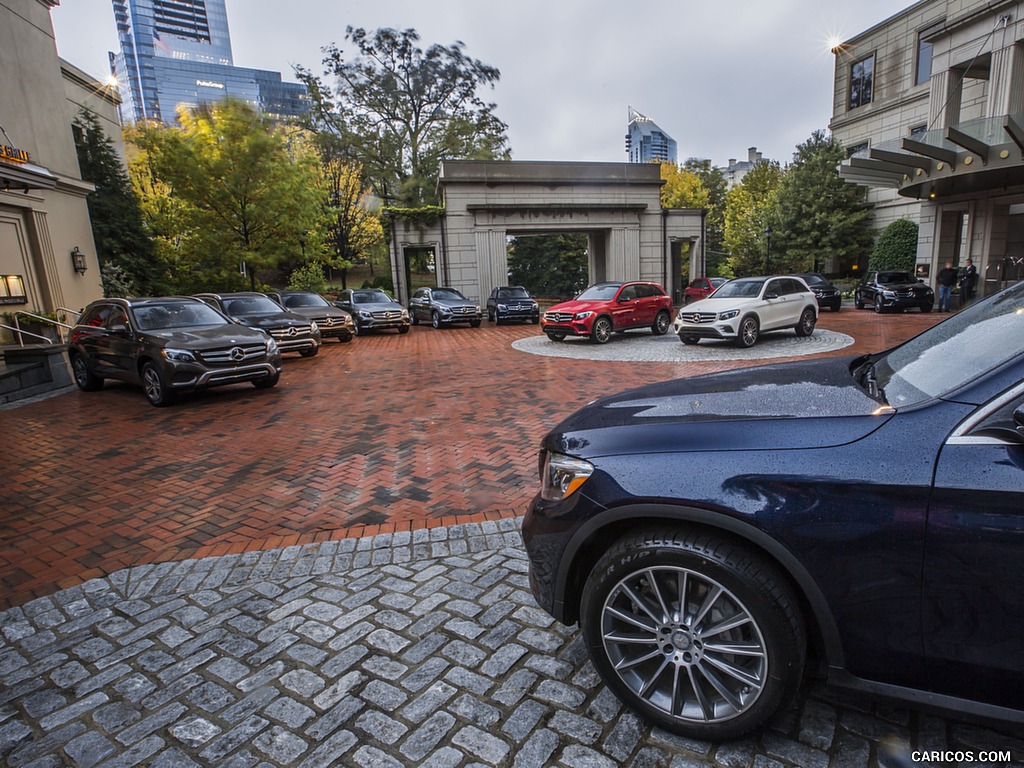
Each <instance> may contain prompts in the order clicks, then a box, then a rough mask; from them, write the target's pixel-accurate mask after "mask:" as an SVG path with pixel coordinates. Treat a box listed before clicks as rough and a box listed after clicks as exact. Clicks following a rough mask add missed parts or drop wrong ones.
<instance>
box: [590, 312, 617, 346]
mask: <svg viewBox="0 0 1024 768" xmlns="http://www.w3.org/2000/svg"><path fill="white" fill-rule="evenodd" d="M611 337H612V321H611V320H609V319H608V318H607V317H599V318H597V320H595V321H594V328H593V330H592V331H591V332H590V340H591V341H592V342H594V343H595V344H607V343H608V340H609V339H610V338H611Z"/></svg>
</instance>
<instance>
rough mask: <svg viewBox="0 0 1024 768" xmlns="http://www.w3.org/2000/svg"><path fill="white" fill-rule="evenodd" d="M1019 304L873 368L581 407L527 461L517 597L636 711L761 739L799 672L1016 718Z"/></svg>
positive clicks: (1022, 536) (974, 316)
mask: <svg viewBox="0 0 1024 768" xmlns="http://www.w3.org/2000/svg"><path fill="white" fill-rule="evenodd" d="M1022 308H1024V283H1017V284H1016V285H1014V286H1012V287H1010V288H1007V289H1006V290H1004V291H1002V292H1001V293H998V294H995V295H993V296H990V297H988V298H986V299H983V300H982V301H980V302H978V303H977V304H975V305H973V306H970V307H968V308H967V309H966V310H963V311H962V312H961V313H960V314H958V315H954V316H952V317H950V318H949V319H947V320H945V321H944V322H942V323H940V324H938V325H936V326H934V327H933V328H931V329H929V330H927V331H925V332H924V333H922V334H920V335H919V336H917V337H915V338H913V339H911V340H909V341H907V342H905V343H903V344H901V345H900V346H897V347H894V348H892V349H890V350H887V351H884V352H881V353H878V354H871V355H860V356H847V357H839V358H836V357H833V358H821V359H817V360H812V361H807V362H798V363H787V364H781V365H771V366H765V367H760V368H746V369H739V370H732V371H727V372H722V373H716V374H710V375H704V376H697V377H693V378H688V379H679V380H676V381H668V382H662V383H658V384H653V385H649V386H645V387H641V388H639V389H634V390H631V391H628V392H623V393H621V394H617V395H611V396H608V397H604V398H602V399H599V400H597V401H595V402H593V403H591V404H590V405H588V406H586V407H585V408H583V409H582V410H580V411H577V412H576V413H575V414H573V415H572V416H569V417H568V418H567V419H565V420H564V421H563V422H562V423H561V424H559V425H558V426H557V427H555V429H554V430H553V431H552V432H551V433H549V434H548V435H547V436H546V437H545V438H544V440H543V443H542V448H541V455H540V467H541V490H540V493H539V495H538V496H537V497H536V498H535V499H534V500H533V502H532V504H531V506H530V509H529V511H528V513H527V515H526V517H525V519H524V521H523V526H522V531H523V539H524V541H525V544H526V549H527V552H528V555H529V559H530V576H529V582H530V585H531V588H532V591H533V593H534V595H535V596H536V598H537V601H538V603H539V604H540V605H541V606H542V607H543V608H544V609H545V610H546V611H548V612H549V613H550V614H551V615H553V616H554V617H555V618H556V619H558V620H559V621H561V622H562V623H564V624H567V625H571V624H573V623H575V622H577V621H579V623H580V626H581V629H582V632H583V638H584V641H585V644H586V647H587V649H588V651H589V652H590V655H591V657H592V658H593V662H594V665H595V667H596V668H597V670H598V672H599V673H600V674H601V676H602V677H603V678H604V680H605V682H606V683H607V684H608V685H609V687H610V688H611V689H612V690H613V691H614V692H615V693H616V694H617V695H618V696H619V698H621V699H622V700H623V701H624V702H626V703H627V704H628V705H629V706H630V707H631V708H633V709H634V710H636V711H637V712H638V713H640V714H641V715H642V716H643V717H645V718H646V719H648V720H649V721H651V722H652V723H655V724H657V725H659V726H661V727H663V728H666V729H668V730H671V731H674V732H676V733H679V734H682V735H684V736H687V737H689V738H694V739H701V740H709V741H719V740H722V739H730V738H734V737H739V736H741V735H743V734H746V733H748V732H750V731H752V730H755V729H757V728H759V727H760V726H761V725H762V724H764V723H765V722H767V721H768V720H769V719H770V718H772V716H773V715H774V714H775V713H777V712H779V711H780V709H782V708H784V707H785V706H786V704H787V702H788V701H789V699H790V697H791V696H793V695H794V693H795V692H796V691H798V689H799V686H800V684H801V676H802V674H803V671H804V670H805V669H809V670H820V671H822V672H825V671H827V674H828V679H829V680H830V681H831V682H832V683H835V684H838V685H842V686H848V687H851V688H854V689H857V690H860V691H862V692H867V693H871V694H874V695H885V696H894V697H897V698H902V699H905V700H909V701H912V702H919V703H922V704H927V705H930V706H937V707H943V708H946V709H949V710H954V711H958V712H962V713H966V714H969V715H973V716H983V717H995V718H1001V719H1013V720H1015V721H1016V722H1017V723H1020V722H1021V721H1022V720H1024V711H1022V710H1024V590H1022V589H1021V584H1022V583H1024V515H1022V514H1021V510H1024V312H1022Z"/></svg>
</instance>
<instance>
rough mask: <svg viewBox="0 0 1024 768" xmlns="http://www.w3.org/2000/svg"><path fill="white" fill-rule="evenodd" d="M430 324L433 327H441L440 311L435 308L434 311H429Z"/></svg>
mask: <svg viewBox="0 0 1024 768" xmlns="http://www.w3.org/2000/svg"><path fill="white" fill-rule="evenodd" d="M430 324H431V325H432V326H434V327H435V328H440V327H441V313H440V312H438V311H436V310H435V311H434V312H432V313H431V315H430Z"/></svg>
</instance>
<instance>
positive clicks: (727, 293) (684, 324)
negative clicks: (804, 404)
mask: <svg viewBox="0 0 1024 768" xmlns="http://www.w3.org/2000/svg"><path fill="white" fill-rule="evenodd" d="M817 322H818V301H817V299H815V298H814V294H813V293H811V289H810V288H808V287H807V284H806V283H804V281H803V280H801V279H800V278H798V277H785V276H775V277H741V278H737V279H736V280H730V281H729V282H728V283H726V284H725V285H723V286H722V287H721V288H719V289H718V290H717V291H715V293H714V295H712V296H711V297H710V298H708V299H702V300H701V301H695V302H694V303H693V304H690V305H689V306H687V307H683V308H682V309H681V310H679V315H678V316H677V317H676V323H675V329H676V333H677V334H679V339H680V340H681V341H682V342H683V343H684V344H697V343H698V342H699V341H700V340H701V339H718V340H726V341H733V342H735V343H736V344H737V345H738V346H740V347H752V346H753V345H754V344H755V343H757V340H758V339H759V338H760V337H761V334H762V333H764V332H765V331H776V330H779V329H780V328H792V329H793V330H795V331H796V335H797V336H810V335H811V334H812V333H814V326H815V325H816V324H817Z"/></svg>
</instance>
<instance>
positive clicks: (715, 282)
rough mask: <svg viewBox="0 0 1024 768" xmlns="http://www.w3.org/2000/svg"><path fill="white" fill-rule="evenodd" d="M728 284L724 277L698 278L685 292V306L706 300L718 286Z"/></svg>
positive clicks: (691, 282)
mask: <svg viewBox="0 0 1024 768" xmlns="http://www.w3.org/2000/svg"><path fill="white" fill-rule="evenodd" d="M726 282H728V281H727V280H726V278H724V277H698V278H695V279H693V280H691V281H690V284H689V285H688V286H686V290H685V291H683V304H689V303H690V302H691V301H700V300H701V299H706V298H707V297H708V296H710V295H711V294H712V293H713V292H714V290H715V289H716V288H718V286H720V285H722V284H723V283H726Z"/></svg>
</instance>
